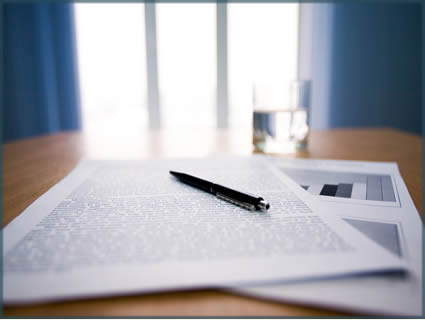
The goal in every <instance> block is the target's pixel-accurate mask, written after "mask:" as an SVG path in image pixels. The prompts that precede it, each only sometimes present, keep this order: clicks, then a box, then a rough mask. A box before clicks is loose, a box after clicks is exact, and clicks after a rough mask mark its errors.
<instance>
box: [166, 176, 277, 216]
mask: <svg viewBox="0 0 425 320" xmlns="http://www.w3.org/2000/svg"><path fill="white" fill-rule="evenodd" d="M170 173H171V174H172V175H173V176H175V177H176V178H177V179H179V180H180V181H181V182H184V183H186V184H188V185H191V186H192V187H195V188H198V189H201V190H203V191H206V192H209V193H212V194H213V195H215V196H216V197H217V198H219V199H222V200H226V201H228V202H230V203H233V204H236V205H238V206H241V207H243V208H245V209H248V210H252V211H254V210H261V211H266V210H268V209H269V208H270V204H269V203H268V202H267V201H265V200H264V199H263V198H261V197H255V196H251V195H249V194H246V193H243V192H239V191H236V190H233V189H230V188H226V187H223V186H220V185H219V184H215V183H212V182H210V181H206V180H203V179H200V178H197V177H194V176H191V175H189V174H186V173H182V172H175V171H170Z"/></svg>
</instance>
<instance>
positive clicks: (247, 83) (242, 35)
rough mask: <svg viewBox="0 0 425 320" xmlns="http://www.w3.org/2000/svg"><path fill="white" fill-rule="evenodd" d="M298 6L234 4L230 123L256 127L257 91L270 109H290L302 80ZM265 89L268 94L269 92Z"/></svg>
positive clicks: (230, 20) (230, 15)
mask: <svg viewBox="0 0 425 320" xmlns="http://www.w3.org/2000/svg"><path fill="white" fill-rule="evenodd" d="M298 10H299V4H296V3H277V4H272V3H267V4H264V3H263V4H260V3H255V4H251V3H249V4H241V3H232V4H229V5H228V34H229V36H228V50H229V51H228V59H229V71H228V72H229V100H230V101H229V104H230V114H229V123H230V126H231V127H247V126H251V125H252V124H251V122H252V108H253V95H254V93H253V89H254V87H255V88H257V95H258V94H262V95H266V97H264V96H263V97H257V100H259V98H261V101H262V102H264V103H268V104H270V105H266V106H264V107H276V106H277V105H279V106H283V107H284V106H285V105H286V104H287V103H288V101H289V88H290V82H291V81H292V80H295V79H296V78H297V62H298ZM264 89H265V90H264Z"/></svg>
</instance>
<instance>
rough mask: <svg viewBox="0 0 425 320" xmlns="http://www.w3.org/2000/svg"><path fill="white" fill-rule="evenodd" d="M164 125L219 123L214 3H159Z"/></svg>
mask: <svg viewBox="0 0 425 320" xmlns="http://www.w3.org/2000/svg"><path fill="white" fill-rule="evenodd" d="M156 13H157V39H158V40H157V41H158V78H159V91H160V99H161V100H160V101H161V118H162V126H163V127H165V128H174V127H211V128H214V127H215V126H216V111H215V110H216V82H217V75H216V70H217V68H216V59H217V58H216V51H217V50H216V7H215V4H214V3H198V4H183V3H159V4H157V12H156Z"/></svg>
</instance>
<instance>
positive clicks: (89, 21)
mask: <svg viewBox="0 0 425 320" xmlns="http://www.w3.org/2000/svg"><path fill="white" fill-rule="evenodd" d="M75 17H76V35H77V52H78V64H79V78H80V91H81V103H82V113H83V130H84V131H86V132H90V133H108V132H110V133H111V134H113V135H117V136H119V135H122V134H125V133H128V134H131V130H139V129H140V128H142V127H146V125H147V107H146V92H147V91H146V82H147V80H146V48H145V23H144V19H145V16H144V5H143V4H115V3H77V4H75ZM129 131H130V132H129Z"/></svg>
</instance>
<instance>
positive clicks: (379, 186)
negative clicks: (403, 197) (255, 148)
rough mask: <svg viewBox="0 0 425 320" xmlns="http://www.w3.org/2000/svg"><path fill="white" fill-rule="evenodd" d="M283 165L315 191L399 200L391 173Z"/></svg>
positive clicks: (346, 195) (360, 198)
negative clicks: (379, 173) (342, 170)
mask: <svg viewBox="0 0 425 320" xmlns="http://www.w3.org/2000/svg"><path fill="white" fill-rule="evenodd" d="M280 169H281V170H282V171H283V172H284V173H285V174H287V175H288V176H289V177H290V178H291V179H293V180H294V181H295V182H296V183H297V184H299V185H300V186H301V187H303V188H304V189H305V190H307V191H308V192H310V193H311V194H314V195H321V196H329V197H339V198H350V199H358V200H373V201H385V202H394V203H395V202H396V196H395V192H394V186H393V182H392V180H391V176H390V175H385V174H383V175H378V174H370V173H357V172H339V171H327V170H312V169H299V168H283V167H281V168H280Z"/></svg>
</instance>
